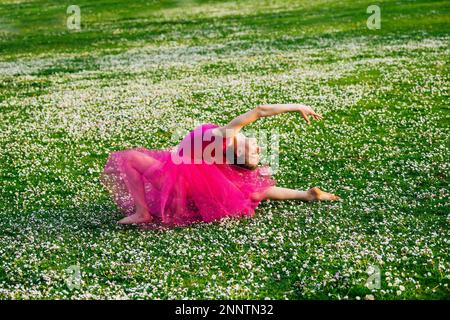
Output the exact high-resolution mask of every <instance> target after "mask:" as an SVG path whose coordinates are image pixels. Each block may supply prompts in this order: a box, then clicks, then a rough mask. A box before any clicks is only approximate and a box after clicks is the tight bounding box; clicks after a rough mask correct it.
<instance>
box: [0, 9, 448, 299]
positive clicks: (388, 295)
mask: <svg viewBox="0 0 450 320" xmlns="http://www.w3.org/2000/svg"><path fill="white" fill-rule="evenodd" d="M72 4H76V5H78V6H79V7H80V9H81V30H80V31H78V32H77V31H71V30H68V29H67V27H66V19H67V17H68V14H67V13H66V9H67V7H68V6H69V5H72ZM372 4H377V5H379V7H380V8H381V29H377V30H370V29H368V28H367V26H366V20H367V18H368V17H369V16H370V14H368V13H367V12H366V9H367V7H368V6H369V5H372ZM449 13H450V5H449V2H448V1H425V0H417V1H376V2H375V3H373V2H372V1H362V0H340V1H337V0H336V1H331V0H317V1H293V0H271V1H250V0H241V1H229V2H225V1H212V0H211V1H156V0H155V1H113V0H98V1H87V0H76V1H70V2H69V1H65V0H63V1H57V0H54V1H50V0H47V1H40V0H38V1H25V0H24V1H21V0H1V1H0V298H2V299H15V298H19V299H40V298H50V299H54V298H73V299H92V298H100V299H104V298H130V299H136V298H145V299H154V298H162V299H173V298H193V299H199V298H206V299H211V298H212V299H216V298H223V299H264V298H271V299H313V298H314V299H368V298H369V297H368V295H372V296H373V298H374V299H376V300H380V299H449V298H450V293H449V288H448V283H449V280H450V260H449V240H450V239H449V218H450V216H449V201H448V197H449V185H448V181H449V171H448V170H449V133H450V130H449V109H448V106H449V105H448V94H449V74H450V72H449V40H450V39H449V32H450V25H449V23H450V18H449ZM289 102H302V103H306V104H309V105H311V106H313V107H314V108H315V110H316V111H318V112H319V113H321V114H322V115H323V116H324V118H325V119H324V121H322V122H315V123H313V124H311V125H309V126H307V125H305V124H304V122H303V120H302V119H301V117H300V116H299V115H293V114H284V115H282V116H280V117H278V118H272V119H266V118H265V119H263V120H261V121H259V122H257V123H255V124H253V125H252V128H253V129H258V130H271V129H274V128H276V129H277V130H278V131H279V133H280V135H281V137H282V138H281V141H280V159H279V162H280V170H279V171H278V172H277V173H276V175H275V178H276V179H277V180H278V185H280V186H286V187H291V188H298V189H306V188H309V187H311V186H319V187H321V188H323V189H325V190H329V191H332V192H335V193H336V194H338V195H340V196H341V197H342V198H343V201H341V202H338V203H331V204H330V203H314V204H310V203H297V202H284V203H280V202H264V203H262V204H261V205H260V207H259V208H258V209H257V211H256V214H255V216H254V217H253V218H249V219H241V220H233V219H225V220H223V221H221V222H217V223H213V224H196V225H193V226H190V227H186V228H176V229H170V230H159V231H148V230H141V229H139V228H136V227H132V226H128V227H125V226H118V225H116V221H117V220H118V219H119V218H120V217H121V214H120V213H119V212H118V210H117V209H116V208H115V206H114V204H113V202H112V201H111V199H110V198H109V196H108V194H107V193H106V191H105V190H104V189H103V187H102V186H101V184H100V183H99V180H98V178H99V174H100V172H101V170H102V169H103V166H104V164H105V160H106V158H107V156H108V154H109V153H110V152H111V151H113V150H120V149H126V148H131V147H136V146H145V147H147V148H150V149H159V148H168V147H171V146H173V145H175V144H176V143H177V142H178V141H177V140H176V139H175V138H174V132H176V131H177V130H178V129H183V130H189V129H191V128H192V127H193V126H195V125H196V124H198V123H203V122H215V123H218V124H225V123H226V122H227V121H229V120H230V119H231V118H232V117H233V116H235V115H237V114H239V113H241V112H244V111H246V110H248V109H249V108H251V107H253V106H256V105H258V104H261V103H289ZM71 266H79V268H80V272H81V282H80V283H79V284H80V285H79V286H76V287H75V288H72V287H71V286H68V283H67V281H68V279H72V278H70V272H68V270H67V268H69V267H71ZM368 269H374V270H379V271H380V280H381V287H380V288H373V289H369V288H367V287H366V286H365V284H366V281H367V279H368V277H369V274H370V272H368Z"/></svg>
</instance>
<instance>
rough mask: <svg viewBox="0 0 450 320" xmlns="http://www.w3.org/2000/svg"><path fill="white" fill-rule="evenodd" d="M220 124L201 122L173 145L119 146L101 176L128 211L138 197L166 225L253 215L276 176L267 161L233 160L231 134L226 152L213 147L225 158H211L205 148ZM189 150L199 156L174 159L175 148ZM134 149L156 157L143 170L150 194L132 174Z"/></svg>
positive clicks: (137, 201)
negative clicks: (250, 165)
mask: <svg viewBox="0 0 450 320" xmlns="http://www.w3.org/2000/svg"><path fill="white" fill-rule="evenodd" d="M216 127H218V126H217V125H215V124H202V125H200V126H198V127H196V128H195V129H194V130H192V131H191V132H190V133H188V134H187V135H186V136H185V137H184V138H183V140H182V141H181V142H180V144H179V145H178V146H177V147H175V148H174V149H171V150H148V149H145V148H137V149H130V150H123V151H117V152H113V153H111V154H110V156H109V158H108V160H107V163H106V166H105V169H104V171H103V173H102V175H101V181H102V183H103V184H104V185H105V186H106V188H107V189H108V190H109V191H110V192H111V193H112V195H113V198H114V200H115V202H116V204H117V205H118V207H119V208H120V209H121V211H122V212H123V213H124V214H126V215H130V214H133V213H134V210H135V205H136V203H139V204H141V205H143V206H145V207H147V208H148V210H149V212H150V213H151V214H152V216H153V217H154V219H153V221H154V222H157V223H160V224H162V225H187V224H190V223H193V222H199V221H204V222H211V221H215V220H219V219H221V218H223V217H241V216H252V215H253V214H254V210H255V208H256V207H257V206H258V205H259V203H260V202H261V201H262V199H263V198H264V196H265V193H266V191H267V189H268V188H269V187H271V186H273V185H275V183H276V181H275V180H274V179H273V178H272V177H271V176H270V175H266V174H264V173H265V172H267V167H258V168H257V169H255V170H250V169H246V168H243V167H240V166H238V165H235V164H230V163H227V161H226V157H225V154H226V149H227V148H226V146H227V143H228V140H226V139H223V145H222V148H221V152H220V154H218V155H216V154H215V152H212V155H213V156H214V157H215V159H218V158H220V157H222V158H221V159H222V160H221V161H220V160H219V161H216V162H213V163H211V161H205V159H203V157H202V155H203V151H204V150H205V148H206V147H207V146H208V145H209V144H210V143H213V142H214V140H215V138H218V137H214V136H213V137H212V139H211V138H210V137H208V139H205V136H204V135H205V133H206V132H208V130H210V129H213V128H216ZM209 134H211V132H209ZM195 139H198V140H195ZM194 141H201V147H200V148H194V145H195V143H196V142H194ZM197 146H198V144H197ZM180 150H181V151H180ZM186 150H191V152H190V155H189V152H186V154H187V155H188V157H189V159H191V160H193V161H184V162H183V161H181V163H180V161H178V160H177V161H174V157H173V153H174V152H177V153H178V155H180V156H184V155H183V153H185V151H186ZM198 150H200V151H201V152H200V153H201V154H200V155H199V151H198ZM216 150H218V149H216ZM130 152H134V153H136V152H139V153H142V154H143V155H147V156H150V157H152V158H153V159H155V160H156V161H153V162H152V163H151V164H150V165H148V167H145V168H146V169H145V170H144V171H140V179H141V181H142V183H143V185H144V195H142V192H141V194H138V193H137V191H136V188H135V185H133V184H132V183H130V181H129V179H128V178H129V174H130V173H129V172H128V170H129V166H127V161H129V159H130V157H129V153H130ZM175 159H176V158H175ZM178 159H179V158H178ZM184 159H185V158H184ZM199 159H200V160H199ZM141 190H142V187H141Z"/></svg>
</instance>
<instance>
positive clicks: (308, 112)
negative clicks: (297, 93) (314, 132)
mask: <svg viewBox="0 0 450 320" xmlns="http://www.w3.org/2000/svg"><path fill="white" fill-rule="evenodd" d="M298 111H299V112H300V113H301V114H302V117H303V119H305V120H306V122H308V123H311V121H310V120H309V117H308V116H312V117H313V118H314V119H316V120H321V119H322V116H321V115H319V114H317V113H315V112H314V110H313V109H312V108H311V107H309V106H307V105H304V104H301V105H299V109H298Z"/></svg>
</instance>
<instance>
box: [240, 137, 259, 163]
mask: <svg viewBox="0 0 450 320" xmlns="http://www.w3.org/2000/svg"><path fill="white" fill-rule="evenodd" d="M259 152H260V147H259V145H258V142H257V140H256V138H249V137H246V136H245V135H243V134H242V133H238V134H237V135H236V136H235V138H234V155H235V159H234V160H235V162H234V163H235V164H237V165H238V166H241V167H244V168H247V169H251V170H254V169H256V168H257V167H258V163H259Z"/></svg>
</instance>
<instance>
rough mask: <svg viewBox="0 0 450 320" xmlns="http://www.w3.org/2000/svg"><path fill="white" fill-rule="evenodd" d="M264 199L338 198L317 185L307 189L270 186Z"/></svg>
mask: <svg viewBox="0 0 450 320" xmlns="http://www.w3.org/2000/svg"><path fill="white" fill-rule="evenodd" d="M264 199H268V200H301V201H336V200H339V199H340V198H339V197H338V196H336V195H334V194H331V193H328V192H324V191H322V190H320V189H319V188H317V187H314V188H311V189H309V190H308V191H300V190H293V189H288V188H281V187H270V188H269V190H267V192H266V196H265V198H264Z"/></svg>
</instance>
